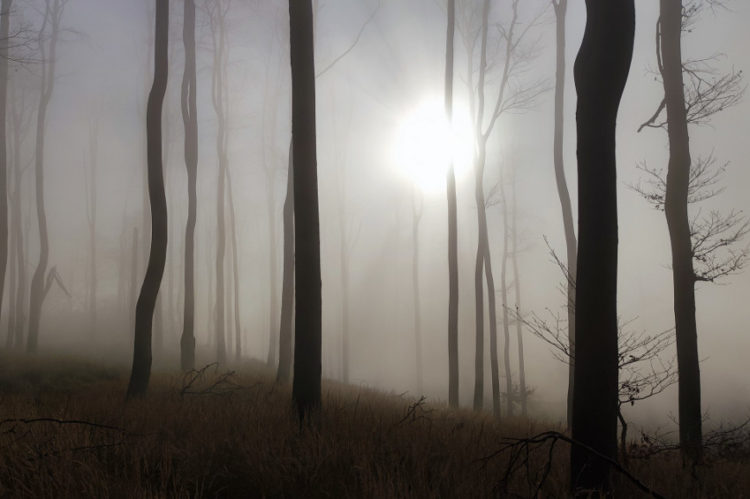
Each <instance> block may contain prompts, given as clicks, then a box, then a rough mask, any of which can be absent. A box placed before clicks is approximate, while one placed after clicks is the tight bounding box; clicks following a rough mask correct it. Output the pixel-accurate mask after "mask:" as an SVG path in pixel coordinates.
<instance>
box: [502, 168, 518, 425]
mask: <svg viewBox="0 0 750 499" xmlns="http://www.w3.org/2000/svg"><path fill="white" fill-rule="evenodd" d="M500 199H501V203H502V210H503V260H502V262H501V264H500V296H501V300H502V303H503V340H504V344H503V364H505V391H506V393H507V399H506V400H507V404H508V408H507V409H506V410H505V412H506V414H508V416H513V403H514V402H515V400H514V398H515V397H514V393H513V392H514V390H513V373H512V371H511V369H510V325H509V324H508V322H509V321H508V277H507V276H508V239H510V233H509V232H510V231H509V230H508V229H509V227H508V202H507V199H506V197H505V187H504V186H503V181H502V179H501V180H500Z"/></svg>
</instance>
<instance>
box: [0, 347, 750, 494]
mask: <svg viewBox="0 0 750 499" xmlns="http://www.w3.org/2000/svg"><path fill="white" fill-rule="evenodd" d="M1 360H2V365H3V368H2V369H0V495H1V496H2V497H33V498H44V497H97V498H106V497H115V498H119V497H123V498H129V497H487V496H500V497H508V496H520V497H528V496H531V495H533V494H534V493H535V491H536V487H537V485H538V482H539V479H540V478H541V476H542V474H543V473H544V470H545V464H546V463H547V461H548V455H549V445H548V444H545V445H543V446H540V447H537V448H531V450H530V454H529V455H528V464H525V463H524V461H523V460H524V458H525V457H526V454H525V453H520V454H519V458H520V459H521V460H520V461H518V462H517V465H518V466H517V468H514V471H513V473H511V476H510V478H509V479H508V480H506V481H503V480H502V478H503V476H504V475H505V473H506V471H507V469H508V462H509V461H508V457H509V453H508V452H503V453H500V454H498V455H496V456H495V457H492V458H487V456H491V455H492V454H493V453H496V452H497V451H498V450H499V449H501V448H502V447H503V445H504V442H507V440H505V439H507V438H521V437H526V436H530V435H534V434H537V433H540V432H542V431H545V430H549V429H550V427H549V426H545V425H542V424H538V423H535V422H530V421H526V420H522V419H514V420H512V421H505V422H503V423H502V424H497V423H495V422H494V421H492V419H491V418H490V417H487V416H482V415H476V414H473V413H470V412H466V411H450V410H447V409H445V408H444V407H439V406H436V407H431V406H429V405H427V404H424V403H421V402H419V401H414V400H407V399H405V398H402V397H399V396H395V395H388V394H383V393H379V392H375V391H370V390H365V389H355V388H352V387H342V386H340V385H336V384H333V383H328V384H326V385H325V388H324V390H325V394H324V403H323V408H322V410H321V413H320V414H319V416H318V417H317V419H316V421H315V422H314V424H312V425H310V426H305V427H302V428H300V426H299V425H298V423H297V421H296V419H295V417H294V414H293V412H292V410H291V402H290V399H291V396H290V390H289V388H288V387H284V386H279V385H276V384H274V383H273V382H272V381H271V378H270V377H269V376H268V373H264V372H263V371H262V370H261V369H259V368H258V367H257V366H244V367H242V368H239V373H238V374H237V375H234V376H231V377H222V372H221V371H219V370H214V369H213V368H211V369H208V370H207V371H206V373H205V375H204V376H203V377H201V378H199V379H197V380H195V382H194V383H193V384H192V385H191V386H190V387H189V389H188V390H183V388H184V387H185V381H184V380H183V377H182V376H181V375H177V374H168V373H157V374H155V376H154V377H153V379H152V390H151V394H150V395H149V396H148V397H146V398H145V399H143V400H137V401H134V402H130V403H127V404H126V403H124V400H123V394H124V392H125V384H126V381H127V377H126V374H127V373H125V372H123V371H122V370H116V369H105V368H101V367H98V366H96V365H94V364H86V363H81V362H77V361H73V360H69V361H51V360H49V359H48V360H44V359H41V360H35V361H33V362H32V361H30V360H29V359H20V360H11V359H1ZM183 391H184V393H183ZM37 418H48V419H43V420H38V419H37ZM20 419H24V420H25V421H20ZM53 419H54V420H58V421H53ZM89 423H91V424H89ZM567 451H568V448H567V444H565V443H562V442H558V443H557V444H556V447H555V452H553V453H552V466H551V469H550V471H549V474H548V475H547V476H546V479H545V481H544V483H543V485H542V488H541V492H540V495H541V496H544V497H561V496H565V491H566V487H567V479H566V471H567V465H566V457H567ZM748 470H750V466H748V464H747V462H746V461H745V460H743V459H742V458H734V459H733V460H731V461H724V462H717V463H714V465H712V466H710V467H704V468H702V469H700V470H698V473H699V476H700V480H699V481H697V482H696V481H694V480H692V479H690V477H689V474H686V473H684V472H683V470H682V469H681V467H680V464H679V462H678V461H677V459H676V458H675V457H674V456H669V455H660V456H657V457H652V458H651V459H650V460H648V461H634V462H633V463H632V471H633V472H634V473H635V474H636V475H638V476H639V478H641V479H642V480H643V481H644V482H646V483H648V484H650V485H652V486H654V487H655V488H657V489H658V490H659V491H660V492H661V493H663V494H665V495H667V496H674V497H720V496H721V497H742V496H743V495H746V493H745V491H748V490H750V488H749V487H750V478H749V477H748ZM616 487H617V489H616V490H617V491H618V496H623V497H630V496H634V495H636V492H635V489H634V488H633V487H632V486H631V485H629V484H628V483H627V482H626V481H625V480H624V479H621V478H618V479H617V481H616Z"/></svg>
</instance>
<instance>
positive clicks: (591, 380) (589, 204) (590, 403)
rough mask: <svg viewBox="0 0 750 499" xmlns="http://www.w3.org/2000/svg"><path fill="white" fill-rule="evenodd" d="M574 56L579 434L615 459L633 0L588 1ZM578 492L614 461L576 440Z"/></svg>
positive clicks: (599, 484)
mask: <svg viewBox="0 0 750 499" xmlns="http://www.w3.org/2000/svg"><path fill="white" fill-rule="evenodd" d="M586 12H587V20H586V29H585V32H584V36H583V41H582V43H581V48H580V50H579V52H578V57H577V59H576V62H575V67H574V75H575V83H576V90H577V93H578V105H577V110H576V121H577V131H578V139H577V146H578V237H579V243H578V266H577V278H576V321H577V323H576V363H575V384H574V386H575V391H574V394H573V425H572V430H573V431H572V435H573V439H574V440H577V441H578V442H581V443H582V444H585V445H587V446H589V447H591V448H593V449H595V450H596V451H597V452H599V453H600V454H602V455H604V456H606V457H608V458H610V459H616V458H617V365H618V362H617V180H616V156H615V131H616V123H617V110H618V108H619V105H620V99H621V97H622V93H623V90H624V88H625V82H626V80H627V77H628V72H629V69H630V62H631V59H632V55H633V38H634V34H635V6H634V1H633V0H610V1H608V2H601V1H599V0H586ZM570 462H571V468H570V472H571V475H570V477H571V487H572V491H573V493H575V494H576V495H586V496H588V495H589V494H590V493H591V491H592V490H599V491H608V490H609V487H610V485H609V464H608V462H606V461H605V460H604V459H602V458H599V457H598V456H594V455H592V454H591V453H589V452H588V451H587V450H586V449H584V448H583V447H581V446H578V445H573V446H571V458H570Z"/></svg>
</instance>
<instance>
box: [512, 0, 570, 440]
mask: <svg viewBox="0 0 750 499" xmlns="http://www.w3.org/2000/svg"><path fill="white" fill-rule="evenodd" d="M553 5H554V8H555V24H556V33H557V45H556V51H555V54H556V55H555V61H556V71H555V132H554V135H555V138H554V146H553V149H554V152H553V155H554V164H555V184H556V185H557V195H558V197H559V198H560V208H561V210H562V218H563V229H564V232H565V264H566V265H567V268H568V275H566V276H565V279H566V281H567V293H566V294H567V296H566V307H567V311H568V348H569V352H570V358H571V361H570V364H569V365H568V398H567V400H568V410H567V426H568V428H570V425H571V422H572V419H573V389H574V384H573V383H574V379H573V371H574V365H575V361H574V360H573V359H574V358H575V346H576V314H575V295H576V287H575V276H576V247H577V246H578V243H577V241H576V233H575V228H574V225H573V208H572V207H571V204H570V193H569V192H568V183H567V181H566V180H565V168H564V164H563V134H564V132H565V121H564V115H565V114H564V113H565V16H566V12H567V10H568V0H557V2H556V3H553ZM519 327H520V326H519Z"/></svg>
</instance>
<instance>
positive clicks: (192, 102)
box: [180, 0, 198, 371]
mask: <svg viewBox="0 0 750 499" xmlns="http://www.w3.org/2000/svg"><path fill="white" fill-rule="evenodd" d="M184 18H185V20H184V26H183V30H182V39H183V45H184V46H185V71H184V73H183V76H182V95H181V97H182V99H181V100H182V122H183V124H184V127H185V168H186V170H187V180H188V217H187V223H186V225H185V298H184V308H183V316H182V337H181V338H180V366H181V367H182V370H183V371H189V370H191V369H194V368H195V220H196V213H197V204H198V198H197V195H196V179H197V176H198V109H197V105H196V97H195V93H196V69H195V1H194V0H185V15H184Z"/></svg>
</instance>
